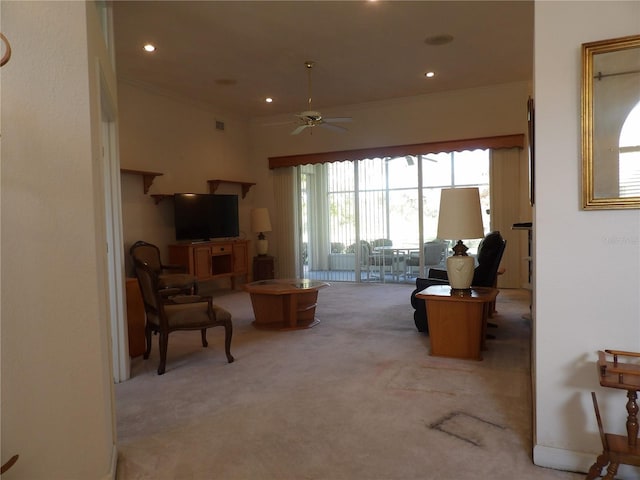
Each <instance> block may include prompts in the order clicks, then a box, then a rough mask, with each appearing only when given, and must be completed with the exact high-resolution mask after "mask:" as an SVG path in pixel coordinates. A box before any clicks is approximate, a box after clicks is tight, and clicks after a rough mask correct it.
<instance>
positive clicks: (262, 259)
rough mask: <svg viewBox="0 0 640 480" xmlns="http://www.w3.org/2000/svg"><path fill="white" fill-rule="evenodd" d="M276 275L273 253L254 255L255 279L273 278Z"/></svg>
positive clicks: (255, 280)
mask: <svg viewBox="0 0 640 480" xmlns="http://www.w3.org/2000/svg"><path fill="white" fill-rule="evenodd" d="M274 277H275V272H274V262H273V257H272V256H271V255H258V256H256V257H253V281H254V282H257V281H258V280H271V279H273V278H274Z"/></svg>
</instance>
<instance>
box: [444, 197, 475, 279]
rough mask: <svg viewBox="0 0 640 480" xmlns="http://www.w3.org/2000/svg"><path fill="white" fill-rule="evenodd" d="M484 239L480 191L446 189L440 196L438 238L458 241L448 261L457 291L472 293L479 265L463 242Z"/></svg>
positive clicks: (448, 268)
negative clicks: (472, 284) (472, 283)
mask: <svg viewBox="0 0 640 480" xmlns="http://www.w3.org/2000/svg"><path fill="white" fill-rule="evenodd" d="M483 236H484V228H483V226H482V210H481V207H480V191H479V190H478V188H477V187H474V188H443V189H442V191H441V193H440V214H439V215H438V238H440V239H442V240H456V239H458V242H457V243H456V245H455V246H454V247H453V255H452V256H450V257H449V258H447V276H448V277H449V285H451V288H452V289H453V290H458V291H465V290H469V289H470V288H471V282H472V281H473V270H474V267H475V262H474V259H473V257H470V256H468V255H467V250H468V248H467V246H466V245H465V244H464V243H462V240H463V239H464V240H467V239H472V238H482V237H483Z"/></svg>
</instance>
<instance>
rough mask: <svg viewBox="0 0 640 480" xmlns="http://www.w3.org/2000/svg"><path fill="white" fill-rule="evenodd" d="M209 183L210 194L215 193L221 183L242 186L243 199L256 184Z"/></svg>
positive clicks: (209, 181) (218, 181) (223, 181)
mask: <svg viewBox="0 0 640 480" xmlns="http://www.w3.org/2000/svg"><path fill="white" fill-rule="evenodd" d="M207 183H208V184H209V193H215V192H216V190H217V189H218V187H219V186H220V184H221V183H231V184H233V185H240V186H241V187H242V198H244V197H246V196H247V193H248V192H249V189H250V188H251V187H253V186H254V185H255V183H251V182H237V181H235V180H207Z"/></svg>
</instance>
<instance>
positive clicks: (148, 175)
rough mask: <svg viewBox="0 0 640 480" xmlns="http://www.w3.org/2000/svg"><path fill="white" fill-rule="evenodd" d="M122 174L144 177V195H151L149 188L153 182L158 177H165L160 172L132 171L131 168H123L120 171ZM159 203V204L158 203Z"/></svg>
mask: <svg viewBox="0 0 640 480" xmlns="http://www.w3.org/2000/svg"><path fill="white" fill-rule="evenodd" d="M120 173H128V174H131V175H140V176H141V177H142V190H143V191H144V194H145V195H146V194H147V193H149V187H151V184H152V183H153V180H154V179H155V178H156V177H159V176H161V175H163V174H162V173H159V172H147V171H145V170H131V169H129V168H121V169H120ZM156 203H158V202H156Z"/></svg>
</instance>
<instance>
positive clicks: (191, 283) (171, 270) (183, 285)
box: [129, 240, 198, 295]
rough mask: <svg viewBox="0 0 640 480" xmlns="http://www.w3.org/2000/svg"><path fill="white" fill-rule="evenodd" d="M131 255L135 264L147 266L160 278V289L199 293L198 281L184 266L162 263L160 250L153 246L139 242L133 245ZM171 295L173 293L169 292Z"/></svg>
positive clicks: (130, 250)
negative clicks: (139, 263)
mask: <svg viewBox="0 0 640 480" xmlns="http://www.w3.org/2000/svg"><path fill="white" fill-rule="evenodd" d="M129 253H130V254H131V257H132V258H133V263H134V265H135V263H136V262H137V261H139V262H142V263H145V264H147V265H148V266H149V267H150V268H151V269H152V270H153V271H154V272H155V273H156V275H157V276H158V289H159V290H165V289H175V288H177V289H179V290H181V291H183V292H184V293H193V294H194V295H195V294H197V293H198V279H197V278H196V277H195V276H194V275H190V274H188V273H187V272H186V268H185V267H184V266H183V265H171V264H165V263H162V260H161V258H160V249H159V248H158V247H157V246H155V245H153V244H151V243H147V242H144V241H142V240H138V241H137V242H136V243H134V244H133V245H131V248H130V249H129ZM168 293H171V292H168Z"/></svg>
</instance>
